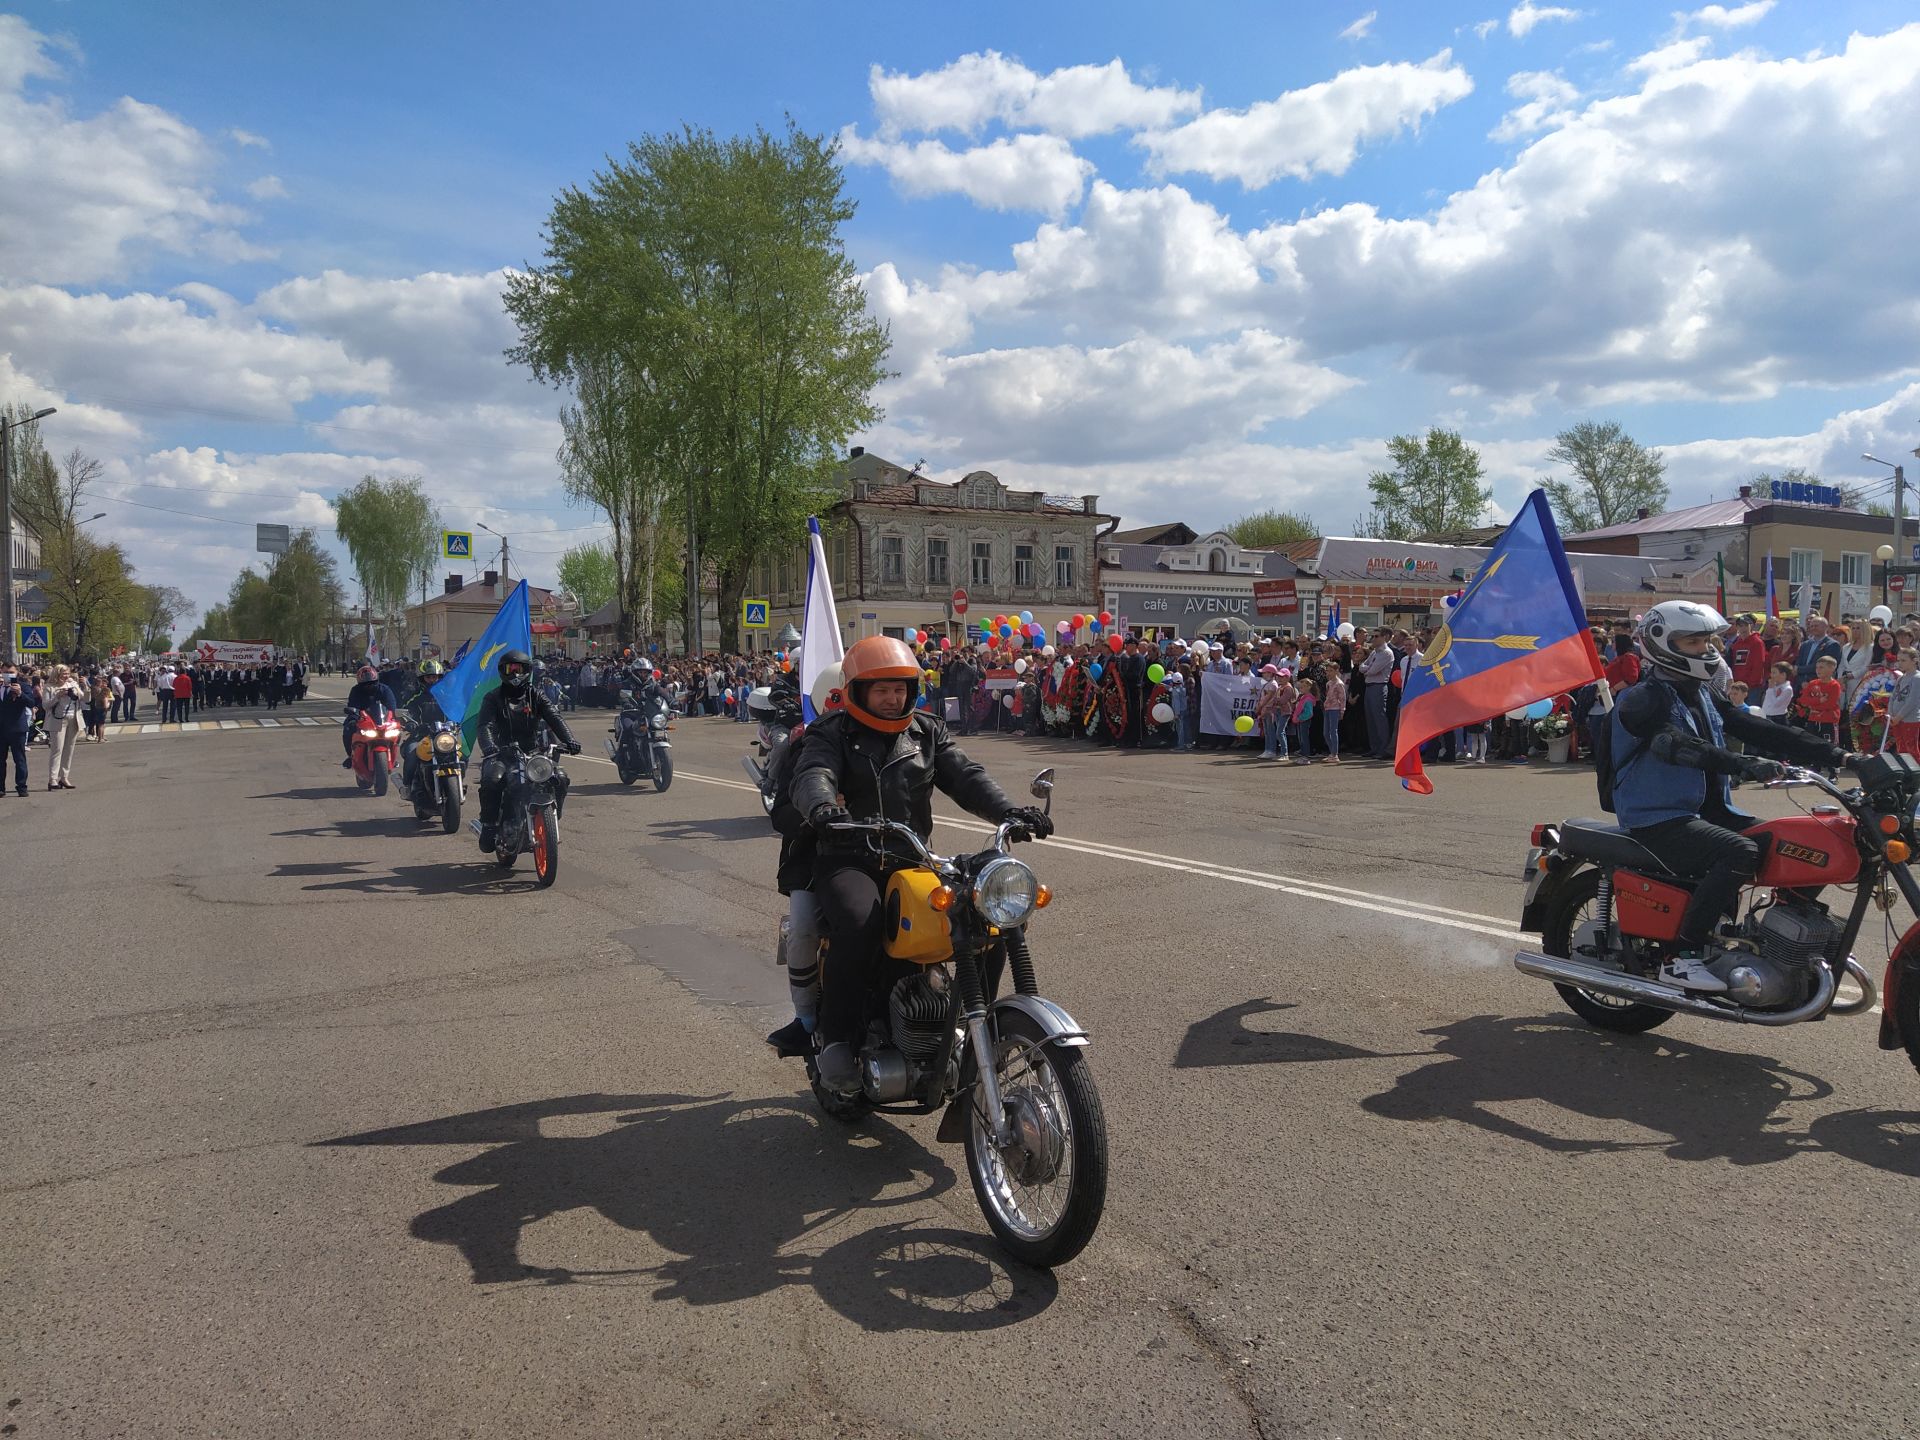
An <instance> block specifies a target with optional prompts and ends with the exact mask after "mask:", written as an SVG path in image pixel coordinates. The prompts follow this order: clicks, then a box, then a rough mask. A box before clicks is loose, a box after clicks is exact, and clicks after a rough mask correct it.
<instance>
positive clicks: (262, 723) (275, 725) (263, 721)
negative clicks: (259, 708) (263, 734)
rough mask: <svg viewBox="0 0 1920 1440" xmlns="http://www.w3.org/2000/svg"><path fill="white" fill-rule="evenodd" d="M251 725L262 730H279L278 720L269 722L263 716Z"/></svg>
mask: <svg viewBox="0 0 1920 1440" xmlns="http://www.w3.org/2000/svg"><path fill="white" fill-rule="evenodd" d="M253 723H254V724H256V725H258V726H260V727H262V728H263V729H267V728H271V729H275V730H277V729H279V728H280V722H279V721H278V720H269V719H267V718H266V717H265V716H264V715H263V716H261V717H260V718H259V719H258V720H256V721H254V722H253Z"/></svg>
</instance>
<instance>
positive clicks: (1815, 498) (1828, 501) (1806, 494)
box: [1767, 480, 1847, 509]
mask: <svg viewBox="0 0 1920 1440" xmlns="http://www.w3.org/2000/svg"><path fill="white" fill-rule="evenodd" d="M1767 496H1768V498H1769V499H1772V500H1785V501H1788V502H1789V503H1791V504H1794V505H1826V506H1830V507H1832V508H1833V509H1838V508H1839V507H1840V506H1842V505H1844V504H1846V503H1847V497H1846V496H1845V495H1842V494H1841V493H1840V491H1839V489H1838V487H1836V486H1833V485H1815V484H1812V483H1811V482H1809V481H1805V480H1769V481H1768V482H1767Z"/></svg>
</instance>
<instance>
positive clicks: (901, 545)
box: [880, 535, 907, 585]
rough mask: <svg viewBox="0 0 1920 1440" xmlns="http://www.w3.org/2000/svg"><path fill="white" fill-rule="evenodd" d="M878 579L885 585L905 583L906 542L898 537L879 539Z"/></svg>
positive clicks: (890, 536) (885, 536)
mask: <svg viewBox="0 0 1920 1440" xmlns="http://www.w3.org/2000/svg"><path fill="white" fill-rule="evenodd" d="M880 579H881V582H882V583H883V584H887V585H904V584H905V583H906V579H907V542H906V541H905V540H903V539H901V538H900V537H899V536H898V535H882V536H881V537H880Z"/></svg>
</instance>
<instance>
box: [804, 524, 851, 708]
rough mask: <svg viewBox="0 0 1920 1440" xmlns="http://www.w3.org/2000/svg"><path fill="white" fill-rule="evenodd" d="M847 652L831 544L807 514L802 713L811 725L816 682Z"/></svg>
mask: <svg viewBox="0 0 1920 1440" xmlns="http://www.w3.org/2000/svg"><path fill="white" fill-rule="evenodd" d="M845 654H846V651H845V649H844V648H842V646H841V644H840V615H839V612H838V611H836V610H835V609H834V608H833V576H832V575H831V574H829V573H828V571H827V547H826V546H825V545H824V544H822V543H821V540H820V522H819V520H818V519H816V518H814V517H812V516H809V517H807V608H806V611H805V613H803V614H802V615H801V617H800V713H801V714H802V715H803V716H804V717H805V718H806V721H807V723H808V724H809V725H811V724H812V723H813V722H814V721H815V720H816V719H818V718H819V717H818V715H816V714H815V712H814V708H813V682H814V681H816V680H818V679H819V678H820V672H821V671H822V670H824V669H826V668H827V667H828V666H829V665H838V664H839V663H840V659H841V657H842V656H843V655H845Z"/></svg>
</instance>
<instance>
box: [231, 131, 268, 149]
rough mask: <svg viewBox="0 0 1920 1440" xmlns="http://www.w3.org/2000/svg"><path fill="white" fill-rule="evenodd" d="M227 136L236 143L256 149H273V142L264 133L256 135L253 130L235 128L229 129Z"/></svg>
mask: <svg viewBox="0 0 1920 1440" xmlns="http://www.w3.org/2000/svg"><path fill="white" fill-rule="evenodd" d="M227 138H228V139H229V140H231V141H233V143H234V144H236V145H244V146H246V147H248V148H250V149H254V150H271V149H272V148H273V142H272V141H271V140H269V139H267V137H266V136H264V135H256V134H254V133H253V131H251V130H241V129H239V128H237V127H236V128H235V129H232V130H229V131H227Z"/></svg>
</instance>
